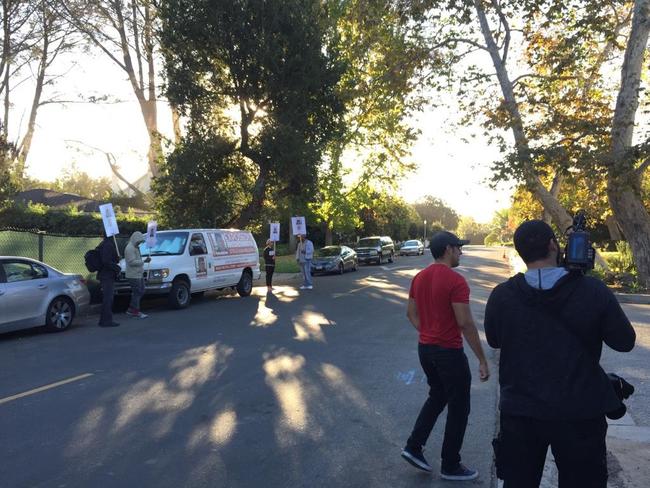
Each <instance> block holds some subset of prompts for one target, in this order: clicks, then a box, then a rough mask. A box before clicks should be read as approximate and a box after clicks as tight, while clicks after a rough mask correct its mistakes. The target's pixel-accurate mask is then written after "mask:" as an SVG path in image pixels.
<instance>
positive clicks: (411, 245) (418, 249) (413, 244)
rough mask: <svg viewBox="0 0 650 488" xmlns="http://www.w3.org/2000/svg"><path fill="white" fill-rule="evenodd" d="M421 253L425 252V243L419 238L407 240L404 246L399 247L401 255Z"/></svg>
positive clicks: (417, 254)
mask: <svg viewBox="0 0 650 488" xmlns="http://www.w3.org/2000/svg"><path fill="white" fill-rule="evenodd" d="M420 254H424V244H422V242H421V241H418V240H417V239H414V240H411V241H406V242H405V243H404V244H403V245H402V247H400V248H399V255H400V256H408V255H411V256H419V255H420Z"/></svg>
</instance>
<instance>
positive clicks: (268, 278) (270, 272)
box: [266, 264, 275, 286]
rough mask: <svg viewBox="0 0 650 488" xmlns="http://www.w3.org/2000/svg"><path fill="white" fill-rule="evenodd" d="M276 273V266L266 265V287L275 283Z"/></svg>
mask: <svg viewBox="0 0 650 488" xmlns="http://www.w3.org/2000/svg"><path fill="white" fill-rule="evenodd" d="M274 271H275V265H271V266H269V265H268V264H267V265H266V286H271V282H272V281H273V272H274Z"/></svg>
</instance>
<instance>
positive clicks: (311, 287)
mask: <svg viewBox="0 0 650 488" xmlns="http://www.w3.org/2000/svg"><path fill="white" fill-rule="evenodd" d="M306 288H307V289H308V290H313V289H314V287H313V286H311V285H309V286H307V287H306Z"/></svg>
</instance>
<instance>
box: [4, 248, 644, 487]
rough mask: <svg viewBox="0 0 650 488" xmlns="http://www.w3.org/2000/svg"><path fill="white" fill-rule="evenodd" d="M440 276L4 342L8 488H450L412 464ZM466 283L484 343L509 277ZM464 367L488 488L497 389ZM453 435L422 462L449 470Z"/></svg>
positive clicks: (478, 269)
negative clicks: (411, 437)
mask: <svg viewBox="0 0 650 488" xmlns="http://www.w3.org/2000/svg"><path fill="white" fill-rule="evenodd" d="M430 262H431V258H430V256H426V255H425V256H422V257H403V258H400V259H399V260H397V261H396V262H395V263H393V264H389V265H386V266H382V267H379V266H364V267H361V268H360V270H359V271H357V272H352V273H346V274H345V275H343V276H324V277H317V278H315V289H314V290H311V291H299V290H297V288H296V286H292V285H282V286H278V287H277V289H276V293H275V294H274V295H266V294H265V287H263V286H261V287H257V288H256V289H255V292H254V295H253V296H251V297H248V298H240V297H238V296H236V295H206V296H205V297H204V298H202V299H199V300H195V301H193V302H192V305H191V306H190V308H189V309H187V310H181V311H171V310H167V309H165V308H164V307H161V306H159V305H158V303H156V302H152V303H149V304H148V306H149V309H146V312H147V313H150V317H149V318H148V319H146V320H138V319H130V318H126V317H125V316H121V317H119V319H120V320H121V322H122V326H121V327H118V328H114V329H102V328H98V327H96V326H95V323H96V317H91V318H89V319H87V320H85V321H80V322H79V323H78V325H77V326H76V327H74V328H73V329H71V330H70V331H67V332H65V333H61V334H44V333H42V332H37V331H30V332H20V333H12V334H6V335H4V336H0V436H1V437H2V442H1V443H0V459H1V460H2V461H1V462H0V486H2V487H57V488H58V487H100V488H103V487H139V488H140V487H143V488H144V487H156V488H163V487H229V488H230V487H232V488H240V487H241V488H243V487H246V488H248V487H310V488H314V487H328V488H330V487H364V488H366V487H418V486H421V487H425V486H426V487H431V486H433V487H436V486H449V485H450V483H449V482H443V481H441V480H440V479H439V476H438V474H437V473H434V474H433V475H428V474H426V473H422V472H419V471H417V470H415V469H414V468H412V467H410V466H409V465H408V464H406V463H405V462H404V461H403V460H402V459H401V458H400V456H399V453H400V450H401V448H402V446H403V444H404V442H405V440H406V438H407V437H408V434H409V433H410V429H411V428H412V425H413V422H414V420H415V417H416V415H417V413H418V411H419V408H420V406H421V404H422V402H423V401H424V399H425V396H426V392H427V387H426V380H425V377H424V375H423V373H422V372H421V370H420V366H419V363H418V359H417V336H416V332H415V330H414V329H413V328H412V327H411V326H410V325H409V324H408V322H407V320H406V317H405V313H406V306H405V304H406V300H407V295H408V285H409V283H410V279H411V278H412V277H413V276H414V274H415V273H416V272H417V271H418V270H419V269H421V268H423V267H425V266H426V265H428V264H429V263H430ZM459 271H460V272H461V273H463V274H464V275H465V276H466V278H467V279H468V281H469V282H470V287H471V289H472V308H473V310H474V312H475V317H476V318H477V322H478V323H479V327H480V324H481V323H482V312H483V307H484V304H485V300H486V299H487V296H488V294H489V291H490V290H491V289H492V287H493V286H494V284H495V283H497V282H500V281H502V280H503V278H504V277H505V276H507V275H508V269H507V267H506V263H505V262H504V261H503V260H502V259H501V254H500V251H499V250H496V249H489V248H487V249H486V248H480V247H472V246H469V247H467V248H466V249H465V255H464V257H463V258H462V263H461V267H460V268H459ZM259 284H262V283H259ZM486 352H487V354H488V357H489V358H490V360H491V361H492V369H493V371H494V369H495V365H494V359H495V358H494V353H493V351H491V350H489V348H486ZM467 354H468V357H469V359H470V365H471V368H472V372H473V374H474V376H475V378H474V379H473V382H472V413H471V416H470V422H469V426H468V430H467V435H466V438H465V444H464V448H463V461H464V462H465V463H466V464H468V465H470V466H472V467H476V468H477V469H478V470H479V472H480V477H479V479H478V480H476V481H474V482H471V483H466V484H465V485H466V486H467V485H471V486H479V487H491V486H494V479H493V475H492V455H491V446H490V441H491V439H492V437H493V434H494V430H495V420H496V390H497V381H496V375H495V376H494V377H493V378H492V379H491V380H490V381H489V382H487V383H480V382H479V381H478V365H477V362H476V360H475V358H474V357H473V355H472V354H471V351H470V350H469V348H467ZM646 358H647V356H646ZM608 360H609V357H608ZM639 360H640V359H639ZM612 361H615V359H612ZM66 380H69V382H68V383H64V384H58V382H61V381H66ZM41 387H45V389H40V388H41ZM443 426H444V417H441V418H440V419H439V422H438V425H437V426H436V429H435V430H434V433H433V434H432V436H431V439H430V441H429V445H428V446H427V451H426V452H425V454H426V455H427V456H428V459H429V461H430V462H431V463H432V465H433V466H434V468H435V469H436V470H437V469H438V468H439V459H438V458H439V453H440V444H441V437H442V428H443ZM452 484H453V483H452Z"/></svg>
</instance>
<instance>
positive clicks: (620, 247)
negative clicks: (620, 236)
mask: <svg viewBox="0 0 650 488" xmlns="http://www.w3.org/2000/svg"><path fill="white" fill-rule="evenodd" d="M616 251H617V252H616V254H613V255H611V256H610V258H609V260H608V264H609V266H610V267H611V268H612V271H614V272H615V273H631V274H633V275H636V274H637V272H636V266H635V265H634V258H633V256H632V249H631V248H630V245H629V244H628V243H627V242H626V241H618V242H617V243H616Z"/></svg>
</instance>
